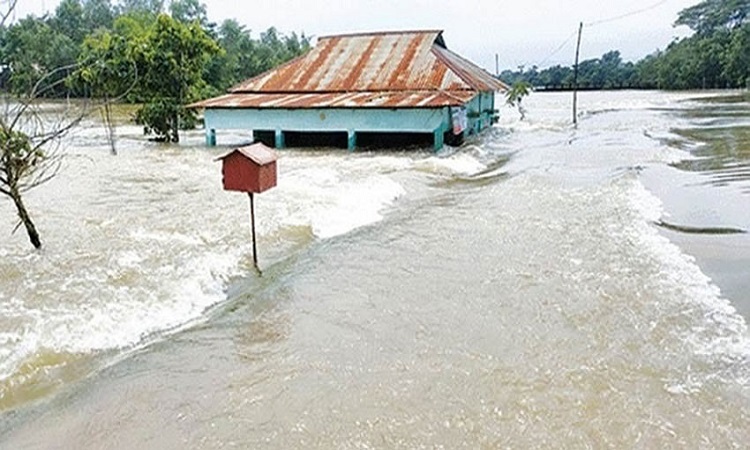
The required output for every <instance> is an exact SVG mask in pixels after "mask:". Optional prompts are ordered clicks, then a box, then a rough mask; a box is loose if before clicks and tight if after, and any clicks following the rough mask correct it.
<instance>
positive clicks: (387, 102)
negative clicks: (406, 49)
mask: <svg viewBox="0 0 750 450" xmlns="http://www.w3.org/2000/svg"><path fill="white" fill-rule="evenodd" d="M474 95H476V92H474V91H453V92H446V91H399V92H327V93H321V94H317V93H287V94H282V93H273V94H267V93H262V92H260V93H254V92H248V93H230V94H226V95H222V96H221V97H216V98H212V99H209V100H204V101H202V102H198V103H194V104H192V105H190V107H192V108H229V109H235V108H282V109H283V108H286V109H302V108H440V107H443V106H459V105H463V104H464V103H466V102H468V101H469V100H471V99H472V97H474Z"/></svg>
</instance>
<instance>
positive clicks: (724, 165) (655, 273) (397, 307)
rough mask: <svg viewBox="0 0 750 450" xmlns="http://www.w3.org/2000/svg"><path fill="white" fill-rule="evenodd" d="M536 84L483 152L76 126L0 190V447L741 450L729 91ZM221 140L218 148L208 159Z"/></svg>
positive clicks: (749, 314)
mask: <svg viewBox="0 0 750 450" xmlns="http://www.w3.org/2000/svg"><path fill="white" fill-rule="evenodd" d="M570 100H571V99H570V95H569V94H541V93H540V94H533V95H532V96H531V97H529V98H528V99H527V100H525V102H526V105H525V106H526V109H527V110H528V115H527V119H526V120H524V121H519V120H518V118H517V115H516V113H515V111H513V110H511V109H504V110H503V111H502V113H503V118H502V120H501V122H500V123H499V124H498V125H496V126H495V127H494V128H493V129H492V130H490V132H488V133H486V134H485V135H483V136H482V137H481V138H480V139H479V140H477V141H475V142H471V143H469V144H467V145H465V146H463V147H461V148H449V149H446V150H444V151H442V152H440V153H438V154H432V153H430V152H428V151H426V150H398V151H389V152H373V153H366V152H358V153H357V152H355V153H348V152H346V151H344V150H332V149H317V150H311V149H307V150H298V149H289V150H284V151H282V152H281V153H280V159H279V186H278V187H277V188H275V189H273V190H271V191H268V192H266V193H263V194H261V195H260V196H258V197H257V198H256V202H255V203H256V217H257V221H258V223H257V226H258V237H259V242H258V249H259V253H260V266H261V268H262V270H263V274H262V276H260V275H259V274H257V273H256V272H255V271H254V269H253V265H252V253H251V252H252V244H251V242H250V239H249V215H248V202H247V197H246V196H243V195H242V194H237V193H227V192H224V191H222V189H221V174H220V166H219V163H217V162H216V161H215V158H217V157H218V156H220V155H221V154H222V153H224V152H226V151H227V149H228V148H229V147H231V145H233V144H237V143H239V142H241V141H242V140H243V139H245V138H246V136H243V135H242V134H240V133H237V134H223V135H220V136H219V144H220V147H219V148H215V149H207V148H204V147H203V144H202V143H203V138H202V135H201V133H200V132H192V133H188V134H187V135H186V139H185V142H183V143H182V144H180V145H174V146H165V145H160V144H156V143H149V142H146V141H145V140H144V139H143V137H142V136H141V135H140V130H139V129H138V128H136V127H132V126H128V125H122V126H120V127H119V128H118V131H117V133H118V150H119V152H118V155H116V156H115V155H111V154H110V153H109V151H108V147H107V142H106V140H105V138H104V135H105V133H104V131H103V129H102V128H101V126H100V125H99V124H98V123H97V121H95V120H91V121H88V122H86V123H84V124H83V126H82V127H80V128H79V129H78V130H77V131H76V132H75V133H73V134H72V135H71V136H69V137H68V138H67V140H66V142H65V143H64V144H65V145H64V148H65V149H66V150H65V151H66V158H65V160H64V165H63V167H62V170H61V171H60V173H59V174H58V176H57V177H56V178H55V179H54V180H52V181H51V182H49V183H48V184H46V185H44V186H42V187H39V188H37V189H36V190H34V191H31V192H30V193H29V194H28V196H27V203H28V206H29V209H30V211H31V213H32V215H33V217H34V218H35V219H36V222H37V225H38V228H39V229H40V232H41V235H42V239H43V241H44V244H45V247H44V248H43V250H41V251H35V250H33V249H32V248H31V246H30V245H29V244H28V242H27V240H26V237H25V235H23V233H22V230H19V231H18V232H16V233H15V234H12V235H11V234H10V232H11V231H12V230H13V228H14V227H15V225H16V219H15V216H14V210H13V209H12V204H11V203H10V202H9V201H7V200H0V448H3V449H5V448H7V449H17V448H24V449H36V448H39V449H48V448H75V449H88V448H91V449H94V448H96V449H98V448H107V449H119V448H122V449H131V448H154V449H156V448H158V449H182V448H196V449H213V448H283V449H288V448H505V447H509V448H602V447H613V448H633V447H635V448H741V447H744V446H746V445H747V443H748V442H750V335H749V334H748V329H747V320H748V319H750V234H748V231H750V100H749V99H748V97H747V95H744V96H743V95H741V94H738V93H728V92H717V93H707V94H695V93H691V94H684V93H658V92H612V93H598V92H586V93H583V94H581V96H580V105H581V106H580V108H581V115H580V122H579V125H578V127H573V126H571V125H570V103H571V101H570ZM222 146H223V147H222Z"/></svg>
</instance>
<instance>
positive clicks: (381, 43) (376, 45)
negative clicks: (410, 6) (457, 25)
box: [191, 30, 508, 108]
mask: <svg viewBox="0 0 750 450" xmlns="http://www.w3.org/2000/svg"><path fill="white" fill-rule="evenodd" d="M507 88H508V86H507V85H505V84H504V83H502V82H501V81H500V80H498V79H496V78H495V77H493V76H492V75H490V74H489V73H487V72H486V71H485V70H484V69H482V68H480V67H478V66H476V65H475V64H473V63H471V62H470V61H468V60H466V59H465V58H462V57H461V56H459V55H457V54H455V53H453V52H451V51H450V50H448V49H447V48H446V46H445V42H444V41H443V37H442V31H439V30H426V31H400V32H381V33H362V34H347V35H337V36H324V37H321V38H319V39H318V43H317V45H316V46H315V47H314V48H313V49H312V50H310V51H309V52H308V53H306V54H305V55H302V56H300V57H298V58H296V59H293V60H291V61H289V62H288V63H286V64H283V65H281V66H279V67H277V68H275V69H272V70H270V71H268V72H265V73H263V74H261V75H258V76H256V77H254V78H251V79H249V80H246V81H244V82H242V83H240V84H238V85H237V86H235V87H233V88H232V89H230V94H228V95H224V96H221V97H217V98H213V99H209V100H206V101H203V102H199V103H195V104H193V105H191V107H200V108H315V107H380V108H409V107H412V108H418V107H442V106H452V105H460V104H463V103H465V102H467V101H468V100H470V99H471V98H472V97H473V96H474V95H476V93H477V92H479V91H502V90H506V89H507Z"/></svg>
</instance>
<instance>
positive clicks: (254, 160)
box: [218, 142, 278, 194]
mask: <svg viewBox="0 0 750 450" xmlns="http://www.w3.org/2000/svg"><path fill="white" fill-rule="evenodd" d="M218 159H219V160H221V161H222V170H221V172H222V175H223V176H224V190H226V191H240V192H251V193H255V194H259V193H261V192H263V191H266V190H268V189H271V188H272V187H274V186H276V160H277V159H278V157H277V156H276V152H274V151H273V150H272V149H270V148H268V147H266V146H265V145H263V143H261V142H257V143H254V144H251V145H248V146H245V147H239V148H236V149H234V150H232V151H231V152H229V153H227V154H226V155H224V156H222V157H220V158H218Z"/></svg>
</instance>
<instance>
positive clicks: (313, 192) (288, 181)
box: [274, 168, 406, 239]
mask: <svg viewBox="0 0 750 450" xmlns="http://www.w3.org/2000/svg"><path fill="white" fill-rule="evenodd" d="M405 193H406V191H405V190H404V188H403V187H402V186H401V185H400V184H398V183H397V182H395V181H394V180H392V179H391V178H389V177H387V176H385V175H380V174H377V173H376V174H372V175H369V176H365V177H364V178H359V179H354V180H351V179H349V178H348V177H347V175H346V174H342V173H341V172H338V171H336V170H334V169H331V168H310V169H301V170H296V171H294V172H292V173H289V174H287V176H286V177H285V179H284V180H283V182H282V183H280V186H279V189H278V192H276V193H275V195H277V196H279V197H281V200H280V201H277V202H276V204H277V205H278V207H279V208H278V209H277V210H276V211H274V213H275V215H276V219H275V220H274V221H276V222H278V223H280V224H282V225H284V226H310V227H311V228H312V230H313V233H314V234H315V236H317V237H319V238H322V239H325V238H331V237H334V236H338V235H341V234H345V233H348V232H350V231H352V230H354V229H356V228H359V227H362V226H365V225H369V224H372V223H375V222H378V221H380V220H382V218H383V216H382V211H383V210H384V209H386V208H387V207H388V206H390V205H392V204H393V202H395V201H396V200H397V199H398V198H399V197H401V196H402V195H404V194H405Z"/></svg>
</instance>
